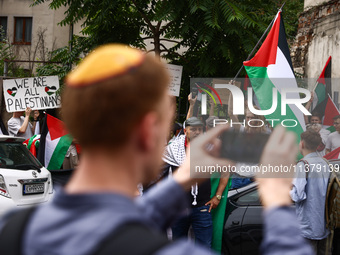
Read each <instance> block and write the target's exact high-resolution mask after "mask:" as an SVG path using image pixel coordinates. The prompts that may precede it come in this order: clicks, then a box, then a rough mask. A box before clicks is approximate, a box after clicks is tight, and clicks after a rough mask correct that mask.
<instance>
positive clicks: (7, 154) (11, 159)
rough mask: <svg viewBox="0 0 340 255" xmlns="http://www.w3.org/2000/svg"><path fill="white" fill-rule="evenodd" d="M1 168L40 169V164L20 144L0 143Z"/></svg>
mask: <svg viewBox="0 0 340 255" xmlns="http://www.w3.org/2000/svg"><path fill="white" fill-rule="evenodd" d="M0 168H7V169H20V170H28V169H40V168H42V165H41V164H40V162H39V161H38V160H37V159H36V158H35V157H34V156H33V155H32V154H31V153H30V152H29V151H28V150H27V148H26V147H25V146H24V145H23V144H22V143H20V142H17V143H13V142H0Z"/></svg>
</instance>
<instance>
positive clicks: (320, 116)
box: [309, 112, 322, 121]
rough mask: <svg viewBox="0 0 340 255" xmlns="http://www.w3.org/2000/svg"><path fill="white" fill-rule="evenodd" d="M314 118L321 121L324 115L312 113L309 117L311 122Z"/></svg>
mask: <svg viewBox="0 0 340 255" xmlns="http://www.w3.org/2000/svg"><path fill="white" fill-rule="evenodd" d="M312 117H318V118H319V119H320V120H322V114H320V113H319V112H312V115H310V116H309V121H310V120H311V118H312Z"/></svg>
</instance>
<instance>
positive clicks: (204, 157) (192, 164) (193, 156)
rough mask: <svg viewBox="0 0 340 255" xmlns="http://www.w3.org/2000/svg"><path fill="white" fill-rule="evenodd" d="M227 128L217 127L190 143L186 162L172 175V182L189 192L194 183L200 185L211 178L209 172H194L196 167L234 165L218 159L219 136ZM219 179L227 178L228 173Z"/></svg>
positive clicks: (231, 162) (225, 126)
mask: <svg viewBox="0 0 340 255" xmlns="http://www.w3.org/2000/svg"><path fill="white" fill-rule="evenodd" d="M228 128H229V126H228V125H219V126H217V127H215V128H213V129H211V130H209V131H208V132H207V133H205V134H202V135H200V136H198V137H197V138H195V140H193V141H192V142H191V143H190V147H188V148H187V157H186V160H185V161H184V163H183V164H182V165H181V166H180V167H179V169H178V170H177V172H176V173H175V174H174V175H173V178H174V180H175V181H176V182H178V183H179V184H180V185H181V186H182V187H183V188H184V189H185V190H189V189H190V188H191V185H193V184H195V183H196V182H197V183H198V184H200V183H202V182H203V181H205V180H206V179H207V178H210V177H211V174H210V172H209V171H206V172H203V171H202V172H200V171H196V167H197V166H199V167H204V166H216V165H223V166H234V165H235V162H233V161H231V160H229V159H224V158H220V149H221V140H220V139H219V136H220V135H221V134H222V132H224V131H226V130H227V129H228ZM190 152H191V153H190ZM190 168H191V170H192V171H190ZM221 177H224V178H228V177H229V173H221Z"/></svg>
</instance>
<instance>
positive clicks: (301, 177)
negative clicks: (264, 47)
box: [290, 162, 307, 202]
mask: <svg viewBox="0 0 340 255" xmlns="http://www.w3.org/2000/svg"><path fill="white" fill-rule="evenodd" d="M304 167H305V165H304V163H303V162H299V163H298V164H297V165H296V170H297V171H298V175H297V177H296V178H295V179H294V180H293V187H292V190H291V191H290V197H291V198H292V200H293V201H294V202H301V201H303V200H305V199H306V198H307V194H306V190H305V189H306V184H307V180H306V173H305V171H304Z"/></svg>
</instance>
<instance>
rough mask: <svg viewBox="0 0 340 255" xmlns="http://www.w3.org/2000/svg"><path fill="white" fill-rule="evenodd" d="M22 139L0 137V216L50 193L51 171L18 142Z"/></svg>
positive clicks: (37, 201) (48, 197) (35, 202)
mask: <svg viewBox="0 0 340 255" xmlns="http://www.w3.org/2000/svg"><path fill="white" fill-rule="evenodd" d="M24 140H25V139H23V138H18V137H12V136H2V135H1V136H0V215H2V214H3V213H5V212H6V211H8V210H9V209H13V208H14V207H27V206H32V205H35V204H40V203H44V202H47V201H48V200H49V199H50V197H51V196H52V194H53V186H52V178H51V173H50V172H49V171H48V170H47V169H46V168H45V167H43V166H42V165H41V164H40V162H39V161H38V160H37V159H36V158H35V157H34V156H33V155H32V153H31V152H30V151H29V150H28V149H27V148H26V146H25V145H23V144H22V142H23V141H24Z"/></svg>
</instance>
